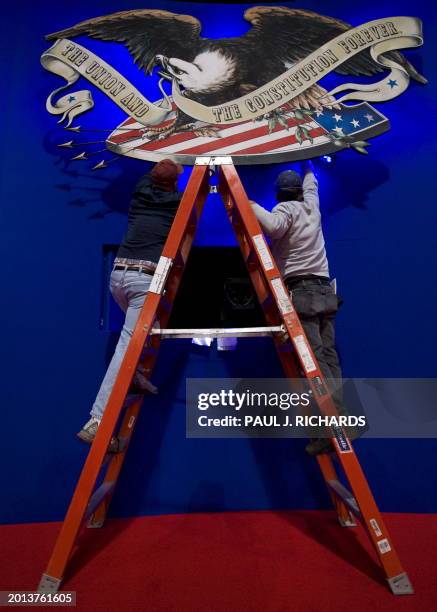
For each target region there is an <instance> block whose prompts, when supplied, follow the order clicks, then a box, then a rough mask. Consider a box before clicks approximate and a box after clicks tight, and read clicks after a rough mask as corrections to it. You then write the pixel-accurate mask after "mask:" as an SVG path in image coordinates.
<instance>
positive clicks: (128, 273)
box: [91, 270, 153, 419]
mask: <svg viewBox="0 0 437 612" xmlns="http://www.w3.org/2000/svg"><path fill="white" fill-rule="evenodd" d="M152 278H153V276H152V275H151V274H145V273H144V272H140V271H137V270H113V271H112V273H111V279H110V285H109V288H110V290H111V293H112V296H113V298H114V300H115V301H116V302H117V304H118V305H119V306H120V308H121V309H122V310H123V312H125V313H126V319H125V322H124V325H123V329H122V330H121V334H120V339H119V341H118V343H117V346H116V348H115V352H114V355H113V357H112V359H111V363H110V364H109V366H108V369H107V371H106V374H105V378H104V379H103V382H102V384H101V387H100V390H99V392H98V394H97V397H96V401H95V402H94V405H93V407H92V409H91V415H92V416H94V417H97V418H99V419H100V418H101V417H102V415H103V412H104V411H105V408H106V404H107V402H108V398H109V395H110V394H111V391H112V387H113V386H114V382H115V379H116V377H117V374H118V371H119V369H120V365H121V362H122V361H123V357H124V354H125V352H126V348H127V345H128V344H129V340H130V339H131V337H132V333H133V330H134V328H135V325H136V322H137V319H138V317H139V314H140V312H141V308H142V306H143V304H144V300H145V299H146V295H147V292H148V291H149V288H150V283H151V282H152Z"/></svg>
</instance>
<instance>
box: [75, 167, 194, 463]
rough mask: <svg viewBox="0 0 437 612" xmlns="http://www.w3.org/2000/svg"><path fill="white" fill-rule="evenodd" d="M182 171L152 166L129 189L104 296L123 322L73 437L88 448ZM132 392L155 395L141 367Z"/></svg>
mask: <svg viewBox="0 0 437 612" xmlns="http://www.w3.org/2000/svg"><path fill="white" fill-rule="evenodd" d="M182 171H183V168H182V166H180V165H178V164H175V163H174V162H173V161H172V160H170V159H164V160H162V161H160V162H158V163H157V164H156V165H155V166H154V167H153V168H152V170H151V172H150V173H149V174H146V175H145V176H143V177H142V178H141V179H140V181H139V182H138V184H137V185H136V187H135V191H134V193H133V196H132V200H131V203H130V206H129V213H128V228H127V232H126V234H125V236H124V239H123V242H122V244H121V245H120V248H119V249H118V253H117V256H116V258H115V260H114V268H113V270H112V273H111V279H110V290H111V293H112V295H113V297H114V299H115V301H116V302H117V303H118V305H119V306H120V308H121V309H122V310H123V311H124V312H125V314H126V318H125V322H124V326H123V329H122V331H121V334H120V339H119V341H118V344H117V347H116V349H115V353H114V356H113V357H112V360H111V363H110V364H109V367H108V369H107V372H106V375H105V377H104V379H103V382H102V384H101V387H100V390H99V392H98V394H97V397H96V400H95V402H94V405H93V407H92V409H91V419H90V420H89V421H88V422H87V423H86V424H85V425H84V426H83V427H82V429H81V430H80V431H79V433H78V434H77V435H78V437H79V438H80V439H81V440H83V441H84V442H88V443H91V442H92V441H93V440H94V437H95V435H96V432H97V428H98V427H99V425H100V421H101V419H102V416H103V412H104V410H105V408H106V404H107V401H108V398H109V395H110V393H111V391H112V387H113V386H114V382H115V379H116V377H117V374H118V370H119V368H120V365H121V362H122V360H123V357H124V354H125V351H126V348H127V345H128V344H129V340H130V339H131V336H132V332H133V330H134V328H135V324H136V322H137V319H138V316H139V314H140V311H141V308H142V306H143V304H144V300H145V299H146V295H147V292H148V290H149V287H150V283H151V281H152V277H153V274H154V272H155V268H156V265H157V263H158V260H159V257H160V255H161V251H162V249H163V247H164V244H165V241H166V239H167V236H168V234H169V232H170V228H171V226H172V223H173V219H174V217H175V214H176V211H177V209H178V206H179V203H180V201H181V197H182V193H180V192H179V191H178V178H179V175H180V174H181V173H182ZM132 391H133V392H136V393H147V392H150V393H156V392H157V389H156V387H155V386H154V385H152V383H151V382H150V381H149V380H148V379H147V377H146V376H144V373H143V372H142V371H141V366H139V367H138V368H137V371H136V373H135V375H134V378H133V383H132ZM108 450H109V451H110V452H117V450H118V440H117V439H116V438H112V440H111V443H110V446H109V449H108Z"/></svg>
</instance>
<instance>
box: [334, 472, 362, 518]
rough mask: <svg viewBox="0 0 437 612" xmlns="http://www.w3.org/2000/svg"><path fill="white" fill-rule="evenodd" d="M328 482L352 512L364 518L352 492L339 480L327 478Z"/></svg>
mask: <svg viewBox="0 0 437 612" xmlns="http://www.w3.org/2000/svg"><path fill="white" fill-rule="evenodd" d="M326 483H327V484H328V485H329V487H330V488H331V489H332V490H333V492H334V493H335V494H336V495H337V497H339V498H340V499H341V500H342V501H343V502H344V504H345V505H346V506H347V507H348V508H349V510H350V511H351V512H353V513H354V514H355V516H356V517H357V518H359V519H360V520H362V516H361V512H360V509H359V507H358V504H357V500H356V499H355V497H354V496H353V495H352V493H351V492H350V491H349V490H348V489H346V487H345V486H344V485H342V484H341V482H340V481H339V480H327V481H326Z"/></svg>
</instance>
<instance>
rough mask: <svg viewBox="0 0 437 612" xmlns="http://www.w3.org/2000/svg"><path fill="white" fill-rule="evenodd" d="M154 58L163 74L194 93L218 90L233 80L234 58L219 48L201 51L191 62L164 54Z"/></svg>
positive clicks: (234, 70) (234, 71)
mask: <svg viewBox="0 0 437 612" xmlns="http://www.w3.org/2000/svg"><path fill="white" fill-rule="evenodd" d="M155 60H156V61H157V62H158V63H159V64H160V65H161V66H162V67H163V68H164V73H162V74H163V76H166V77H167V78H170V79H176V81H177V82H178V84H179V85H182V87H184V89H186V90H189V91H192V92H194V93H212V92H216V91H220V90H221V89H225V88H226V87H229V85H230V84H232V83H233V82H235V75H236V60H235V59H234V58H232V57H230V56H227V55H224V54H223V53H221V52H220V51H219V50H215V51H203V52H202V53H199V54H198V55H196V57H195V58H194V60H193V61H192V62H186V61H184V60H182V59H179V58H177V57H170V58H169V57H166V56H165V55H156V56H155Z"/></svg>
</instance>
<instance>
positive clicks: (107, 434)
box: [39, 157, 413, 595]
mask: <svg viewBox="0 0 437 612" xmlns="http://www.w3.org/2000/svg"><path fill="white" fill-rule="evenodd" d="M214 170H217V172H218V174H219V188H218V190H219V192H220V195H221V197H222V199H223V202H224V205H225V207H226V211H227V214H228V217H229V220H230V222H231V224H232V226H233V228H234V231H235V235H236V238H237V240H238V243H239V245H240V249H241V252H242V255H243V258H244V261H245V263H246V266H247V269H248V272H249V275H250V278H251V280H252V284H253V286H254V289H255V292H256V294H257V296H258V300H259V303H260V304H261V307H262V309H263V311H264V314H265V318H266V322H267V327H259V328H242V329H239V330H238V329H232V330H230V329H224V330H169V329H167V323H168V320H169V317H170V313H171V309H172V305H173V302H174V299H175V296H176V293H177V290H178V287H179V284H180V281H181V278H182V275H183V272H184V268H185V264H186V262H187V258H188V255H189V253H190V249H191V246H192V244H193V240H194V236H195V233H196V229H197V226H198V222H199V218H200V215H201V213H202V210H203V205H204V203H205V199H206V196H207V194H208V193H209V191H210V186H209V178H210V175H211V174H212V172H213V171H214ZM158 321H159V326H158V325H157V322H158ZM202 332H203V333H205V334H206V335H208V336H220V335H222V336H224V335H231V336H238V335H242V336H251V335H253V336H257V335H265V334H269V335H271V336H272V337H273V341H274V343H275V346H276V349H277V353H278V356H279V359H280V361H281V363H282V366H283V369H284V372H285V375H286V376H287V377H289V378H299V377H301V376H302V372H303V373H304V376H305V378H306V379H307V382H308V384H309V386H310V388H311V391H312V393H313V397H314V398H315V400H316V402H317V404H318V407H319V410H320V412H321V414H323V415H327V416H331V415H336V414H337V411H336V408H335V404H334V403H333V401H332V398H331V395H330V393H329V391H328V388H327V386H326V383H325V381H324V379H323V376H322V373H321V371H320V368H319V366H318V364H317V360H316V358H315V356H314V353H313V351H312V350H311V346H310V345H309V343H308V340H307V338H306V336H305V333H304V331H303V328H302V326H301V324H300V322H299V318H298V316H297V314H296V312H295V310H294V309H293V305H292V302H291V299H290V297H289V294H288V292H287V290H286V287H285V285H284V283H283V280H282V278H281V275H280V273H279V271H278V268H277V266H276V263H275V261H274V259H273V257H272V255H271V253H270V250H269V247H268V245H267V243H266V241H265V238H264V236H263V233H262V231H261V229H260V226H259V224H258V221H257V219H256V217H255V215H254V213H253V212H252V209H251V206H250V204H249V201H248V198H247V195H246V193H245V191H244V188H243V186H242V184H241V181H240V179H239V176H238V174H237V171H236V169H235V167H234V165H233V163H232V158H231V157H215V158H213V157H198V158H197V159H196V162H195V165H194V167H193V170H192V174H191V176H190V179H189V181H188V184H187V187H186V190H185V192H184V195H183V197H182V200H181V203H180V206H179V208H178V211H177V214H176V216H175V219H174V222H173V225H172V228H171V231H170V233H169V236H168V238H167V241H166V243H165V246H164V249H163V252H162V256H161V258H160V260H159V262H158V266H157V268H156V272H155V274H154V277H153V280H152V283H151V286H150V290H149V293H148V294H147V297H146V300H145V303H144V306H143V308H142V310H141V313H140V315H139V318H138V321H137V324H136V326H135V329H134V332H133V335H132V338H131V340H130V343H129V345H128V347H127V350H126V353H125V356H124V359H123V361H122V364H121V367H120V370H119V373H118V376H117V378H116V381H115V384H114V388H113V390H112V393H111V395H110V397H109V399H108V403H107V406H106V410H105V412H104V416H103V419H102V421H101V424H100V426H99V429H98V431H97V435H96V437H95V440H94V442H93V444H92V446H91V449H90V451H89V454H88V457H87V459H86V462H85V465H84V467H83V470H82V473H81V475H80V478H79V481H78V483H77V486H76V490H75V492H74V495H73V498H72V500H71V502H70V506H69V508H68V511H67V514H66V517H65V520H64V522H63V525H62V528H61V530H60V533H59V535H58V538H57V540H56V544H55V547H54V550H53V553H52V556H51V558H50V561H49V563H48V566H47V569H46V571H45V573H44V574H43V576H42V578H41V582H40V585H39V590H40V591H52V592H53V591H57V590H58V588H59V586H60V584H61V582H62V579H63V577H64V572H65V569H66V566H67V563H68V560H69V558H70V556H71V553H72V551H73V548H74V546H75V542H76V539H77V536H78V534H79V531H80V529H81V528H82V526H83V525H84V524H87V525H88V526H89V527H102V526H103V524H104V521H105V518H106V514H107V511H108V506H109V504H110V501H111V497H112V495H113V492H114V488H115V485H116V483H117V479H118V476H119V474H120V471H121V468H122V465H123V461H124V458H125V455H126V452H127V448H128V446H129V441H130V439H131V436H132V433H133V431H134V428H135V423H136V421H137V418H138V413H139V410H140V407H141V404H142V401H143V397H142V396H133V401H130V402H126V397H127V395H128V389H129V387H130V384H131V381H132V377H133V375H134V372H135V370H136V368H137V365H138V363H139V361H140V359H141V363H142V366H143V368H144V370H145V372H146V373H147V375H149V376H150V374H151V373H152V370H153V367H154V365H155V362H156V358H157V353H158V348H159V345H160V342H161V339H162V338H165V337H187V336H188V337H190V336H199V335H201V334H202ZM284 334H286V335H288V341H287V342H284V338H283V336H284ZM130 397H132V396H130ZM122 413H124V414H123V416H122V418H121V425H120V427H119V428H118V432H117V434H116V435H117V437H118V438H119V440H120V449H121V450H120V452H119V453H117V454H115V455H109V454H107V453H106V449H107V448H108V444H109V441H110V439H111V436H112V435H113V434H114V431H115V430H116V427H117V424H118V422H119V417H120V415H122ZM331 431H332V439H331V441H332V444H333V447H334V450H335V453H334V459H335V458H337V463H338V464H339V465H340V466H341V467H342V469H343V471H344V474H345V476H346V478H347V480H348V482H349V485H350V488H351V491H349V490H348V489H347V488H346V487H345V486H344V485H343V484H342V483H341V481H340V479H339V476H338V474H337V471H336V466H335V464H334V462H333V459H332V457H331V456H330V455H329V454H324V455H319V456H318V457H317V461H318V464H319V467H320V469H321V472H322V474H323V478H324V480H325V482H326V485H327V488H328V491H329V493H330V496H331V498H332V502H333V504H334V507H335V510H336V512H337V515H338V519H339V522H340V524H341V525H342V526H345V527H350V526H354V525H355V524H356V523H355V520H354V517H356V518H358V519H359V520H360V521H361V522H362V524H363V526H364V528H365V530H366V531H367V534H368V536H369V538H370V540H371V542H372V544H373V546H374V548H375V551H376V554H377V556H378V558H379V561H380V563H381V566H382V570H383V572H384V574H385V576H386V579H387V581H388V583H389V586H390V588H391V590H392V592H393V593H394V594H396V595H403V594H410V593H413V588H412V586H411V583H410V581H409V578H408V575H407V574H406V572H405V571H404V569H403V567H402V565H401V563H400V560H399V558H398V556H397V554H396V551H395V548H394V545H393V542H392V539H391V537H390V535H389V533H388V531H387V528H386V526H385V524H384V521H383V520H382V517H381V514H380V512H379V510H378V508H377V506H376V503H375V500H374V498H373V495H372V493H371V491H370V488H369V485H368V483H367V480H366V477H365V476H364V473H363V471H362V469H361V466H360V464H359V462H358V459H357V456H356V454H355V452H354V450H353V448H352V444H351V442H350V440H349V439H348V438H347V436H346V434H345V432H344V430H343V429H341V428H331ZM101 469H106V471H105V472H104V477H103V481H102V484H101V485H100V486H99V487H98V488H97V489H96V490H94V489H95V485H96V481H97V478H98V476H99V474H100V471H101Z"/></svg>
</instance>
